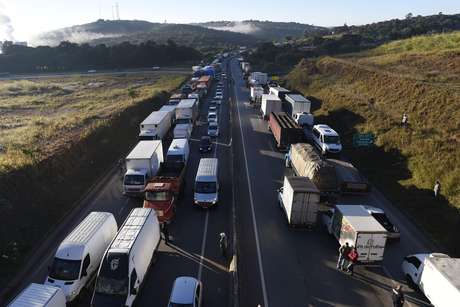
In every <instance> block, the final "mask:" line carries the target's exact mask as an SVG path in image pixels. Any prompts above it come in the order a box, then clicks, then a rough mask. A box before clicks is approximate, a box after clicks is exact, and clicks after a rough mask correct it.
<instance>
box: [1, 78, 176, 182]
mask: <svg viewBox="0 0 460 307" xmlns="http://www.w3.org/2000/svg"><path fill="white" fill-rule="evenodd" d="M183 80H184V76H180V75H175V76H167V77H166V76H161V75H160V74H136V75H120V76H101V77H98V76H91V77H68V78H61V79H37V80H32V81H25V80H23V81H0V146H1V147H0V175H1V174H2V173H3V174H4V173H6V172H8V171H11V170H15V169H18V168H21V167H24V166H28V165H33V164H34V163H37V162H38V161H41V160H43V159H44V158H46V157H48V156H49V155H52V154H53V153H54V152H55V151H56V150H58V149H59V147H60V146H62V145H64V144H66V143H68V142H75V141H78V140H79V139H80V138H81V137H82V136H84V135H85V134H87V133H89V131H91V129H94V128H95V127H97V126H98V125H99V124H101V123H103V122H104V121H105V120H107V119H108V118H110V117H111V116H113V115H114V114H117V113H119V112H121V111H123V110H124V109H126V108H127V107H129V106H131V105H133V104H136V103H137V102H138V101H142V100H145V99H146V98H149V97H153V96H155V94H156V93H158V92H160V91H170V90H172V89H174V88H176V87H177V86H178V85H179V84H180V83H181V82H182V81H183ZM130 92H131V95H130ZM132 93H135V94H134V95H133V94H132ZM132 97H135V98H132Z"/></svg>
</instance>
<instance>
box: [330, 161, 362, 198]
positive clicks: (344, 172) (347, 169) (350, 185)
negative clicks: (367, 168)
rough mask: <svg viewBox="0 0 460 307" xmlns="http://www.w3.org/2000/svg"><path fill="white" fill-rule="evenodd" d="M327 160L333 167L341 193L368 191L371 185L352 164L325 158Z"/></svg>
mask: <svg viewBox="0 0 460 307" xmlns="http://www.w3.org/2000/svg"><path fill="white" fill-rule="evenodd" d="M327 162H328V163H330V164H331V165H333V166H334V167H335V170H336V173H337V179H338V183H339V185H340V192H341V193H342V194H360V193H367V192H369V191H370V189H371V185H370V184H369V182H368V181H367V180H366V178H364V176H362V175H361V173H360V172H359V171H358V170H357V169H356V168H355V167H354V166H353V164H351V163H349V162H346V161H342V160H337V159H327Z"/></svg>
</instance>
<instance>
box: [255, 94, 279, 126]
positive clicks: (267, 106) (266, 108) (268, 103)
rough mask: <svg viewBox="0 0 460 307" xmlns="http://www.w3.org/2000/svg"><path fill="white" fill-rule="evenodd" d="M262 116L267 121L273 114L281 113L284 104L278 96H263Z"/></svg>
mask: <svg viewBox="0 0 460 307" xmlns="http://www.w3.org/2000/svg"><path fill="white" fill-rule="evenodd" d="M260 110H261V111H262V116H263V118H264V119H265V120H267V119H268V118H269V116H270V113H271V112H281V111H282V103H281V100H280V99H279V98H278V96H275V95H270V94H262V103H261V104H260Z"/></svg>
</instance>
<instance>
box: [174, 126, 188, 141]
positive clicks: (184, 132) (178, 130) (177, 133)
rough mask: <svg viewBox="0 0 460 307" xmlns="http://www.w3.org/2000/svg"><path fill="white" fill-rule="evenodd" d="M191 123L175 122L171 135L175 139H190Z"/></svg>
mask: <svg viewBox="0 0 460 307" xmlns="http://www.w3.org/2000/svg"><path fill="white" fill-rule="evenodd" d="M192 130H193V125H192V124H177V125H176V127H174V130H173V135H174V138H175V139H190V136H191V135H192Z"/></svg>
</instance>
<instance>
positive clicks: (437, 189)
mask: <svg viewBox="0 0 460 307" xmlns="http://www.w3.org/2000/svg"><path fill="white" fill-rule="evenodd" d="M433 192H434V197H438V195H439V194H440V193H441V183H440V182H439V180H436V183H435V184H434V188H433Z"/></svg>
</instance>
